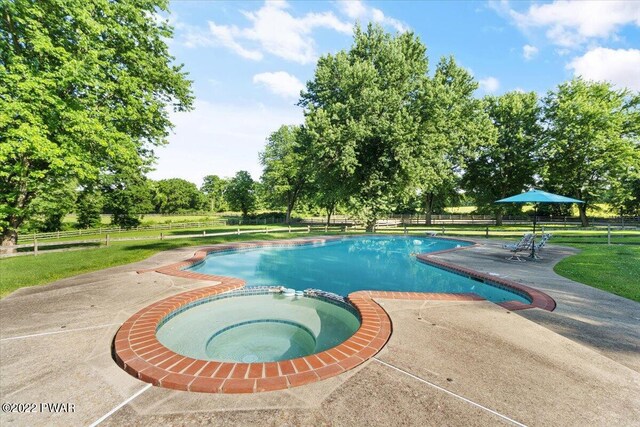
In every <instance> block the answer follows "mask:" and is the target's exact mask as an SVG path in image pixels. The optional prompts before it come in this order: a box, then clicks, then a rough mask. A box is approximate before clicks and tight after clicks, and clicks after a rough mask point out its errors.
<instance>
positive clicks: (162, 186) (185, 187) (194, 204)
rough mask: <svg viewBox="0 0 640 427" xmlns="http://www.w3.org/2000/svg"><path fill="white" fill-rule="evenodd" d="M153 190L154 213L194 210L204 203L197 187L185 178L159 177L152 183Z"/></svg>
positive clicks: (200, 207) (203, 198) (201, 206)
mask: <svg viewBox="0 0 640 427" xmlns="http://www.w3.org/2000/svg"><path fill="white" fill-rule="evenodd" d="M153 190H154V197H153V204H154V211H155V212H156V213H163V214H164V213H175V212H178V211H187V210H192V211H196V210H200V209H202V208H203V207H204V204H205V197H204V195H203V194H202V193H201V192H200V191H199V190H198V187H197V186H196V185H195V184H194V183H192V182H189V181H187V180H185V179H181V178H171V179H161V180H160V181H157V182H155V183H154V189H153Z"/></svg>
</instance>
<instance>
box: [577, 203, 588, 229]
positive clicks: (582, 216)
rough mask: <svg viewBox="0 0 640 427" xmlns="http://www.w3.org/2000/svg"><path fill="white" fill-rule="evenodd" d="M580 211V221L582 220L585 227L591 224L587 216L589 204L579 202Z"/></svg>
mask: <svg viewBox="0 0 640 427" xmlns="http://www.w3.org/2000/svg"><path fill="white" fill-rule="evenodd" d="M578 211H579V212H580V222H582V226H583V227H588V226H589V218H587V204H586V203H579V204H578Z"/></svg>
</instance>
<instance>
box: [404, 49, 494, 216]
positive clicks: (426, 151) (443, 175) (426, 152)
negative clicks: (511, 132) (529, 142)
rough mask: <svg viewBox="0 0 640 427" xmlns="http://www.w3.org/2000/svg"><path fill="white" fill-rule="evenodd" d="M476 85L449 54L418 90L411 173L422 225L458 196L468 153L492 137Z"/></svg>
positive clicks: (489, 141) (490, 142) (488, 141)
mask: <svg viewBox="0 0 640 427" xmlns="http://www.w3.org/2000/svg"><path fill="white" fill-rule="evenodd" d="M477 88H478V83H477V82H476V81H475V80H474V78H473V76H472V75H471V74H470V73H469V71H467V70H466V69H464V68H463V67H460V66H459V65H457V64H456V62H455V60H454V59H453V58H452V57H444V58H442V59H441V60H440V61H439V62H438V65H437V66H436V69H435V72H434V75H433V77H432V78H431V79H429V80H428V81H426V82H425V86H424V90H423V91H421V92H420V96H419V98H418V100H419V102H418V111H416V114H417V115H419V117H420V130H419V134H418V135H419V136H418V141H419V142H420V144H419V146H418V152H417V155H416V156H415V158H414V163H415V165H414V166H413V167H412V171H413V174H412V178H413V185H414V188H415V191H416V193H417V194H419V195H420V198H421V199H422V207H423V209H424V213H425V223H426V224H427V225H429V224H431V214H432V213H433V212H434V210H435V209H436V208H438V207H442V206H444V205H445V204H446V202H447V201H451V200H453V199H455V198H457V196H458V193H457V189H458V184H459V179H460V175H461V173H462V171H463V169H464V168H465V163H464V160H465V158H466V157H467V156H468V154H469V153H470V152H473V151H474V150H475V149H476V147H478V146H479V145H485V146H488V145H491V144H492V143H493V141H494V139H495V130H494V129H493V126H492V125H491V121H490V120H489V116H488V115H487V114H486V112H485V111H484V108H483V103H482V101H481V100H479V99H477V98H476V97H475V96H474V92H475V91H476V89H477Z"/></svg>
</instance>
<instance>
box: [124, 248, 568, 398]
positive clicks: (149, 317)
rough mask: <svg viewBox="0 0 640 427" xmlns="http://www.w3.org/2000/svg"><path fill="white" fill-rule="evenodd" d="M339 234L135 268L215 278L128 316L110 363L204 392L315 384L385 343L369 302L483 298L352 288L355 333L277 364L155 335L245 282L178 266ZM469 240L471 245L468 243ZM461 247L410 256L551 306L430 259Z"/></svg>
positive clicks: (538, 295)
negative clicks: (189, 348) (232, 359)
mask: <svg viewBox="0 0 640 427" xmlns="http://www.w3.org/2000/svg"><path fill="white" fill-rule="evenodd" d="M343 238H344V237H338V236H335V237H334V236H329V237H323V238H308V239H296V240H274V241H268V242H239V243H233V244H221V245H216V246H212V247H208V248H205V249H203V250H199V251H197V252H196V253H195V254H194V255H193V256H192V257H191V258H189V259H188V260H186V261H181V262H178V263H174V264H170V265H167V266H164V267H160V268H156V269H153V270H141V271H138V272H139V273H144V272H146V271H156V272H159V273H163V274H167V275H171V276H177V277H183V278H188V279H196V280H206V281H215V282H219V283H218V284H216V285H214V286H208V287H204V288H199V289H196V290H192V291H189V292H184V293H181V294H178V295H175V296H172V297H169V298H166V299H163V300H161V301H158V302H156V303H154V304H151V305H150V306H148V307H145V308H143V309H142V310H140V311H139V312H137V313H136V314H134V315H133V316H132V317H131V318H129V319H128V320H127V321H126V322H125V323H124V324H123V325H122V327H121V328H120V329H119V330H118V332H117V334H116V337H115V341H114V347H115V355H116V362H117V363H118V364H119V365H120V366H121V367H122V368H123V369H124V370H126V371H127V372H128V373H129V374H131V375H133V376H135V377H136V378H138V379H140V380H142V381H145V382H148V383H151V384H153V385H156V386H161V387H166V388H171V389H176V390H185V391H195V392H208V393H253V392H261V391H271V390H280V389H286V388H291V387H296V386H300V385H304V384H309V383H312V382H316V381H320V380H322V379H325V378H329V377H332V376H336V375H339V374H341V373H342V372H345V371H347V370H350V369H353V368H355V367H356V366H358V365H360V364H362V363H364V362H365V361H367V360H369V359H370V358H371V357H373V356H374V355H375V354H377V353H378V352H379V351H380V350H381V349H382V348H383V347H384V346H385V344H386V343H387V341H388V339H389V337H390V335H391V329H392V327H391V320H390V318H389V315H388V314H387V313H386V312H385V310H384V309H382V307H381V306H380V305H378V304H377V303H376V302H375V301H374V298H389V299H405V300H449V301H452V300H453V301H479V300H483V298H481V297H479V296H478V295H475V294H447V293H420V292H391V291H358V292H353V293H351V294H350V295H349V296H348V299H349V301H350V302H351V304H353V306H354V307H355V308H356V310H357V311H358V312H359V314H360V317H361V319H362V323H361V325H360V328H359V329H358V330H357V331H356V333H355V334H354V335H352V336H351V337H350V338H348V339H347V340H346V341H344V342H343V343H341V344H340V345H338V346H336V347H333V348H331V349H329V350H326V351H323V352H320V353H316V354H312V355H309V356H305V357H300V358H297V359H292V360H283V361H279V362H269V363H228V362H218V361H207V360H198V359H193V358H190V357H186V356H182V355H180V354H177V353H175V352H173V351H171V350H170V349H168V348H166V347H165V346H163V345H162V344H161V343H160V342H159V341H158V340H157V338H156V330H157V327H158V325H159V323H160V322H161V321H162V319H163V318H164V317H165V316H167V315H169V314H170V313H172V312H173V311H175V310H177V309H179V308H180V307H182V306H184V305H186V304H189V303H191V302H193V301H196V300H199V299H202V298H205V297H208V296H211V295H216V294H220V293H224V292H228V291H232V290H236V289H240V288H243V287H244V286H245V282H244V281H243V280H241V279H238V278H233V277H225V276H215V275H208V274H202V273H195V272H191V271H185V270H184V269H185V268H186V267H189V266H192V265H194V264H196V263H199V262H201V261H202V260H204V259H205V257H206V256H207V254H209V253H212V252H222V251H230V250H238V249H249V248H257V247H263V246H291V245H295V246H297V245H308V244H314V243H324V242H327V241H331V240H339V239H343ZM457 240H459V239H457ZM471 243H472V244H473V245H476V243H474V242H471ZM460 249H464V247H460V248H456V249H451V250H447V251H439V252H433V253H431V254H428V255H427V254H419V255H417V257H416V258H417V260H418V261H419V262H423V263H426V264H430V265H434V266H436V267H439V268H442V269H445V270H448V271H452V272H454V273H458V274H462V275H466V276H469V277H474V278H477V279H479V280H482V281H485V280H486V281H487V282H490V283H495V284H497V285H498V286H500V287H505V288H507V289H511V290H514V291H516V292H518V293H520V294H523V295H526V296H527V297H528V298H529V299H530V300H531V303H530V304H522V303H519V302H515V301H509V302H505V303H501V304H500V305H501V306H503V307H504V308H507V309H509V310H521V309H526V308H533V307H536V308H542V309H545V310H549V311H552V310H553V309H554V308H555V302H554V301H553V299H552V298H551V297H549V296H548V295H546V294H544V293H542V292H540V291H537V290H535V289H533V288H530V287H527V286H524V285H521V284H518V283H515V282H512V281H509V280H505V279H501V278H496V277H495V276H490V275H488V274H483V273H479V272H476V271H473V270H470V269H467V268H464V267H460V266H457V265H454V264H449V263H446V262H443V261H441V260H437V259H434V258H431V255H436V254H442V253H445V252H450V251H455V250H460Z"/></svg>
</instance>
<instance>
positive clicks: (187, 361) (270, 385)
mask: <svg viewBox="0 0 640 427" xmlns="http://www.w3.org/2000/svg"><path fill="white" fill-rule="evenodd" d="M224 279H225V280H223V281H222V283H220V284H218V285H214V286H208V287H205V288H200V289H196V290H193V291H189V292H184V293H181V294H178V295H175V296H173V297H169V298H165V299H163V300H161V301H158V302H156V303H154V304H152V305H150V306H148V307H145V308H143V309H142V310H140V311H139V312H138V313H136V314H135V315H133V316H132V317H131V318H129V319H128V320H127V321H126V322H125V323H124V324H123V325H122V327H121V328H120V329H119V330H118V332H117V334H116V337H115V341H114V347H115V348H114V350H115V355H116V361H117V362H118V364H119V365H120V366H121V367H122V368H123V369H124V370H126V371H127V372H128V373H129V374H131V375H133V376H135V377H136V378H139V379H140V380H142V381H145V382H148V383H152V384H153V385H157V386H161V387H166V388H171V389H176V390H188V391H198V392H208V393H253V392H259V391H272V390H281V389H286V388H289V387H295V386H300V385H304V384H308V383H312V382H316V381H320V380H322V379H325V378H329V377H333V376H336V375H338V374H340V373H342V372H345V371H348V370H349V369H352V368H355V367H356V366H358V365H360V364H361V363H363V362H364V361H366V360H368V359H370V358H371V357H372V356H373V355H375V354H376V353H378V352H379V351H380V350H381V349H382V348H383V347H384V345H385V344H386V342H387V340H388V339H389V337H390V336H391V320H390V319H389V316H388V315H387V313H386V312H385V311H384V310H383V309H382V308H381V307H380V306H379V305H378V304H377V303H376V302H375V301H373V299H372V298H371V296H370V295H368V294H367V293H366V292H355V293H353V294H351V295H350V296H349V301H350V302H351V303H352V304H353V305H354V306H355V308H356V310H357V311H358V313H359V315H360V318H361V325H360V328H359V329H358V330H357V331H356V333H355V334H353V335H352V336H351V337H349V338H348V339H347V340H346V341H344V342H343V343H341V344H340V345H338V346H336V347H333V348H330V349H329V350H326V351H323V352H320V353H316V354H312V355H309V356H305V357H299V358H296V359H290V360H283V361H280V362H269V363H230V362H215V361H206V360H199V359H194V358H191V357H187V356H183V355H180V354H177V353H175V352H173V351H172V350H169V349H168V348H166V347H165V346H163V345H162V344H161V343H160V342H159V341H158V339H157V337H156V330H157V327H158V324H159V323H160V322H161V321H162V319H163V318H164V317H165V316H167V315H168V314H170V313H171V312H173V311H175V310H177V309H179V308H180V307H182V306H184V305H186V304H189V303H191V302H193V301H196V300H199V299H201V298H206V297H208V296H211V295H216V294H220V293H223V292H228V291H232V290H235V289H239V288H242V287H244V282H243V281H242V280H239V279H230V278H224Z"/></svg>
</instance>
